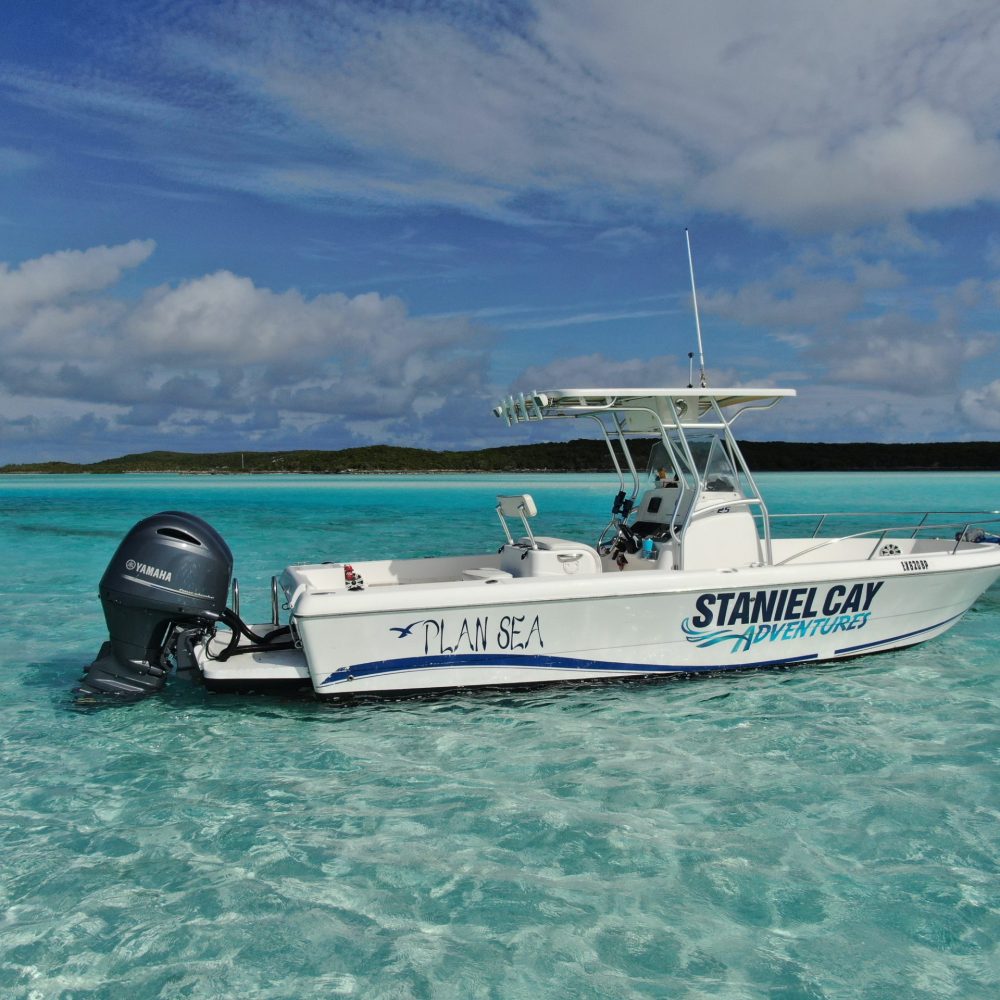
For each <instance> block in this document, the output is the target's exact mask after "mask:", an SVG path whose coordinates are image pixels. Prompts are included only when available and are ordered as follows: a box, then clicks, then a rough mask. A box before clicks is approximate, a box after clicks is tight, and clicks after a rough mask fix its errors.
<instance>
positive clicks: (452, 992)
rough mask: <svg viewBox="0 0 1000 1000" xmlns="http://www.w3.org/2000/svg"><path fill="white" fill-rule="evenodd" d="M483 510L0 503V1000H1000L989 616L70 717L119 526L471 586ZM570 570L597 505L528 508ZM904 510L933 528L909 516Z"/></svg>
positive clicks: (80, 488)
mask: <svg viewBox="0 0 1000 1000" xmlns="http://www.w3.org/2000/svg"><path fill="white" fill-rule="evenodd" d="M761 480H762V486H763V488H764V489H765V491H766V493H767V495H768V497H769V498H770V500H771V502H772V508H774V509H778V510H782V509H784V510H795V509H799V508H805V509H820V508H830V507H838V508H840V509H845V508H849V507H857V506H858V505H861V506H864V507H867V508H870V509H875V508H878V509H893V508H913V507H915V506H923V505H924V504H919V505H915V504H914V500H913V497H914V496H917V495H920V496H922V497H925V498H927V499H926V500H925V503H926V505H927V506H935V507H945V508H950V509H962V510H967V509H973V508H976V509H980V508H983V507H990V508H996V507H998V506H1000V503H998V500H1000V489H998V487H1000V476H996V475H992V476H988V475H965V476H958V475H956V476H950V475H939V476H933V477H927V476H919V477H917V476H906V475H899V476H883V477H872V476H860V475H859V476H855V477H843V476H839V477H832V476H819V475H816V476H813V475H808V476H806V475H775V476H763V477H761ZM524 485H525V484H524V481H523V480H515V479H507V478H504V477H497V478H487V477H465V478H461V477H440V478H415V477H414V478H411V477H387V478H386V479H379V478H373V477H368V478H358V479H354V478H347V477H331V478H326V477H315V478H297V477H271V478H250V477H248V478H234V479H220V478H209V477H172V476H149V477H124V478H121V477H119V478H114V477H109V478H101V477H68V478H55V477H50V478H45V477H38V478H34V477H17V478H14V479H10V480H4V481H2V482H0V544H2V551H3V552H4V553H5V555H6V556H7V558H6V559H5V560H4V562H5V565H6V572H5V574H4V579H3V583H2V585H0V590H2V597H3V608H4V615H3V618H2V623H0V694H2V697H0V740H2V743H0V746H2V749H3V752H2V756H0V768H2V774H0V777H2V783H0V858H2V867H0V996H2V997H5V998H6V997H26V998H28V997H32V998H34V997H38V998H49V997H61V998H71V997H72V998H83V997H88V998H89V997H95V998H96V997H108V998H112V997H114V998H118V997H122V996H130V997H134V998H139V1000H142V998H147V997H150V998H151V997H230V996H232V997H236V996H240V997H276V998H279V997H280V998H284V997H294V998H311V997H330V996H357V997H366V998H367V997H387V998H388V997H392V998H410V997H413V998H417V997H420V998H424V997H427V998H449V997H454V998H479V997H483V998H487V997H489V998H536V997H580V998H586V997H621V998H625V997H721V998H727V1000H729V998H744V997H745V998H758V997H759V998H765V997H766V998H771V997H783V998H885V1000H890V998H891V1000H907V998H914V1000H916V998H921V1000H923V998H944V997H954V998H960V1000H976V998H983V1000H986V998H990V1000H992V998H994V997H996V996H997V995H1000V881H998V874H1000V722H998V720H1000V679H998V670H997V666H998V657H997V649H998V647H1000V592H998V590H997V589H996V588H994V589H993V590H992V591H991V592H989V593H988V594H987V595H986V596H985V597H984V598H983V599H982V600H981V601H980V602H979V603H978V604H977V605H976V607H975V608H974V609H973V610H972V611H971V612H970V614H969V615H968V616H967V617H966V618H965V619H964V620H963V621H962V622H961V623H960V624H959V626H958V627H956V628H955V629H954V630H952V631H951V632H950V633H948V634H947V635H946V636H944V637H943V638H941V639H939V640H936V641H934V642H931V643H928V644H926V645H923V646H919V647H915V648H913V649H911V650H906V651H902V652H898V653H889V654H884V655H881V656H874V657H868V658H864V659H858V660H854V661H850V662H846V663H840V664H836V665H832V666H826V667H822V666H820V667H817V666H813V667H803V668H796V669H791V670H783V671H764V672H756V673H747V674H739V675H726V676H718V677H708V678H701V679H697V680H666V681H661V682H657V683H645V682H639V683H617V684H604V685H578V686H567V687H559V688H547V689H542V690H535V691H528V692H518V693H510V692H508V693H502V692H499V693H498V692H485V693H478V694H475V695H469V694H457V695H450V696H444V697H435V698H425V699H416V700H403V701H394V702H385V703H378V704H355V705H349V706H343V705H341V706H337V705H329V704H324V703H319V702H317V701H314V700H313V699H312V698H310V697H279V696H238V695H214V694H210V693H208V692H206V691H205V690H204V689H203V688H202V687H200V686H199V685H197V684H195V683H192V682H189V681H185V680H183V679H180V678H173V679H171V682H170V684H169V685H168V687H167V689H166V690H165V691H164V693H163V694H161V695H159V696H157V697H154V698H150V699H148V700H147V701H145V702H142V703H140V704H137V705H133V706H130V707H117V708H109V709H101V710H95V709H87V708H85V707H81V706H78V705H75V704H74V701H73V698H72V695H71V688H72V686H73V684H74V683H75V681H76V680H77V679H78V677H79V674H80V670H81V668H82V667H83V665H84V664H85V663H87V662H89V660H90V659H91V658H92V657H93V655H94V654H95V653H96V651H97V648H98V646H99V645H100V642H101V641H102V639H103V637H104V624H103V619H102V617H101V612H100V606H99V604H98V601H97V599H96V586H97V581H98V579H99V577H100V575H101V573H102V571H103V569H104V566H105V564H106V563H107V560H108V558H109V557H110V555H111V553H112V551H113V550H114V548H115V546H116V545H117V543H118V540H119V539H120V538H121V536H122V534H124V532H125V531H126V530H127V529H128V527H130V526H131V524H132V523H133V522H134V521H136V520H138V519H139V518H140V517H143V516H145V515H147V514H150V513H153V512H155V511H157V510H163V509H170V508H174V509H177V508H179V509H186V510H191V511H192V512H194V513H197V514H200V515H201V516H204V517H206V518H207V519H208V520H209V521H211V522H212V523H213V524H214V525H215V526H216V527H217V528H219V530H220V531H221V532H222V534H223V535H224V536H225V537H226V538H227V540H228V541H229V542H230V544H231V546H232V548H233V550H234V552H235V554H236V558H237V572H238V574H239V576H240V580H241V586H242V590H243V595H244V596H243V602H244V610H245V611H246V612H249V614H250V615H251V616H252V615H253V614H254V613H255V611H256V613H257V614H259V615H263V616H266V614H267V607H268V596H267V582H268V580H269V578H270V575H271V574H272V573H274V572H277V571H278V570H280V569H281V568H282V567H283V566H284V565H285V564H286V563H288V562H293V561H298V560H305V559H310V560H311V559H315V558H331V559H333V558H344V557H348V558H358V559H360V558H365V557H382V556H405V555H423V554H430V553H435V552H461V551H463V550H472V551H474V550H478V549H481V548H483V547H484V546H486V547H488V546H491V545H493V544H496V543H497V541H498V538H497V536H498V533H499V525H498V524H497V522H496V518H495V514H494V512H493V504H494V500H493V497H494V495H495V494H496V493H498V492H513V491H515V490H519V489H521V488H523V487H524ZM527 485H528V487H529V488H530V489H531V491H532V492H533V494H534V496H535V498H536V500H537V502H538V506H539V510H540V514H539V522H540V524H542V525H543V527H544V531H545V533H548V534H570V535H572V534H579V535H581V536H582V537H585V538H592V537H593V536H594V535H595V534H596V533H597V532H599V530H600V527H601V526H602V525H603V522H604V521H605V520H606V517H607V509H608V505H609V501H610V498H611V496H612V495H613V493H614V489H615V487H614V485H613V484H609V483H608V481H607V480H604V479H598V478H597V477H536V479H534V480H533V481H531V482H530V483H528V484H527ZM931 494H933V496H931Z"/></svg>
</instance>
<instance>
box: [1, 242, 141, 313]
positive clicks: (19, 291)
mask: <svg viewBox="0 0 1000 1000" xmlns="http://www.w3.org/2000/svg"><path fill="white" fill-rule="evenodd" d="M155 247H156V244H155V243H154V242H153V241H152V240H131V241H130V242H128V243H123V244H121V245H119V246H113V247H108V246H99V247H92V248H91V249H89V250H60V251H59V252H58V253H50V254H46V255H45V256H44V257H38V258H36V259H34V260H29V261H25V262H24V263H23V264H21V265H20V267H15V268H13V269H11V268H10V267H9V266H8V265H7V264H3V263H0V330H2V329H3V328H4V327H11V326H14V325H15V324H17V323H19V322H21V320H22V318H23V316H24V314H25V313H26V311H28V310H30V309H33V308H35V307H38V306H51V305H54V304H56V303H60V302H62V301H64V300H65V299H67V298H69V297H71V296H73V295H76V294H78V293H85V292H94V291H99V290H101V289H104V288H108V287H110V286H111V285H113V284H115V283H116V282H117V281H118V280H119V279H120V278H121V276H122V274H123V272H124V271H126V270H127V269H129V268H132V267H136V266H137V265H139V264H141V263H142V262H143V261H144V260H146V259H147V258H148V257H149V255H150V254H151V253H152V252H153V250H154V249H155Z"/></svg>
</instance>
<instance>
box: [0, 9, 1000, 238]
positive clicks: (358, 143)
mask: <svg viewBox="0 0 1000 1000" xmlns="http://www.w3.org/2000/svg"><path fill="white" fill-rule="evenodd" d="M147 20H148V23H146V21H143V20H139V19H133V20H131V21H129V23H128V30H129V32H130V34H129V35H128V36H127V38H126V41H127V43H128V46H131V47H132V48H134V47H135V46H140V45H141V47H142V51H143V55H144V59H143V62H142V67H143V71H142V72H141V73H140V72H139V71H138V70H134V69H130V68H129V67H130V66H131V65H132V62H133V61H131V60H129V59H127V58H125V48H123V49H122V51H120V52H118V53H117V56H118V58H116V59H114V61H111V60H108V62H107V63H106V64H102V72H97V71H95V70H94V69H93V67H90V66H87V67H83V66H81V67H80V68H79V69H78V70H77V71H76V74H75V75H74V74H73V72H72V71H71V70H70V71H64V75H56V74H54V73H52V71H51V70H50V71H49V73H48V75H46V74H43V73H40V72H38V71H37V70H34V69H30V68H27V67H16V66H14V67H12V68H11V69H9V70H8V71H7V72H6V73H4V74H3V75H2V76H0V80H2V82H3V83H4V84H5V85H6V87H7V88H8V90H9V92H10V93H11V94H12V95H13V96H15V97H16V98H17V99H19V100H21V101H22V102H24V103H26V104H29V105H31V106H33V107H41V108H45V109H47V110H51V109H53V108H56V109H59V110H60V111H62V112H63V113H65V114H69V115H72V116H75V117H77V118H78V119H81V118H82V119H83V120H84V122H85V123H87V124H96V125H97V126H98V127H100V128H101V129H116V130H120V131H122V132H123V133H125V134H126V135H127V136H128V137H129V139H130V140H131V143H134V144H135V145H137V146H139V147H140V148H142V149H146V150H149V151H151V152H152V153H153V154H154V155H152V156H149V157H148V159H149V161H150V162H151V163H155V165H156V169H158V170H160V171H163V172H164V173H166V174H168V175H169V176H170V177H171V178H173V179H175V180H176V179H180V180H182V181H184V182H186V183H194V184H199V185H202V186H204V187H213V188H225V189H229V190H240V191H253V192H256V193H259V194H262V195H265V196H267V197H272V198H297V199H300V200H302V201H306V202H309V203H310V204H316V203H324V202H327V201H331V200H332V201H333V202H335V203H336V204H337V206H338V208H339V209H340V210H342V211H343V210H346V209H347V208H349V207H350V206H358V205H362V204H363V205H367V206H368V208H369V210H370V208H371V206H372V205H373V204H374V205H392V206H414V205H443V206H450V207H454V208H456V209H458V210H461V211H463V212H467V213H470V214H475V215H482V216H488V217H492V218H503V219H505V220H508V221H520V222H524V223H530V222H536V221H538V219H540V218H542V219H544V218H551V217H552V216H553V215H556V216H560V217H573V218H574V219H588V220H595V219H597V220H614V221H613V224H614V225H615V226H618V227H620V228H621V232H622V233H623V234H627V233H628V232H629V227H630V226H634V225H635V223H636V220H640V219H641V220H642V221H643V223H645V222H646V221H647V220H650V219H655V216H656V214H658V213H668V214H670V215H672V216H677V215H684V216H687V215H689V214H690V213H691V212H692V211H693V210H697V209H704V208H708V209H710V210H714V211H721V212H726V213H734V214H736V215H738V216H740V217H742V218H744V219H748V220H751V221H753V222H755V223H760V224H764V225H767V226H776V227H782V228H790V229H825V230H835V231H845V230H851V229H853V228H856V227H862V226H870V225H872V224H876V223H889V224H890V226H894V227H897V232H898V233H899V234H905V232H906V226H905V218H906V216H907V215H910V214H913V213H921V212H927V211H934V210H939V209H948V208H956V207H968V206H972V205H974V204H976V203H977V202H978V201H981V200H988V201H996V200H997V199H998V198H1000V182H998V180H997V178H998V176H1000V169H998V167H1000V145H998V141H997V135H996V113H995V109H996V108H997V106H1000V60H997V59H996V52H997V51H1000V17H998V16H997V12H996V8H995V5H994V4H992V3H989V2H985V0H979V2H972V3H969V2H968V0H938V2H936V3H933V4H930V3H924V4H917V5H914V4H913V3H911V2H909V0H882V2H880V3H879V4H877V5H874V6H873V5H871V4H870V3H864V2H861V0H844V2H842V3H838V4H832V5H831V4H828V3H820V2H818V0H805V2H802V3H796V4H792V5H789V4H787V3H784V2H779V0H762V2H760V3H755V4H746V3H743V2H740V0H709V2H705V3H701V4H696V5H688V6H686V7H678V6H677V5H671V4H663V3H662V2H660V0H632V2H630V3H628V4H618V5H610V4H608V3H607V0H535V2H533V3H526V4H523V5H511V6H508V5H492V4H455V3H451V2H448V0H436V2H435V0H430V2H427V3H422V4H419V5H407V4H391V5H386V4H377V5H369V4H362V3H357V2H354V3H352V2H346V3H311V2H310V3H292V2H285V0H282V2H277V0H255V2H247V0H228V2H227V0H223V2H220V3H218V4H212V5H202V6H200V7H192V8H190V9H185V13H184V16H183V17H181V16H174V15H171V14H170V12H169V11H168V10H167V9H166V8H163V9H160V10H157V11H155V12H149V16H148V18H147ZM123 23H124V22H123ZM117 41H118V42H119V43H121V44H123V45H124V44H125V43H124V42H122V40H121V39H118V40H117ZM128 46H126V47H128ZM196 136H197V137H198V139H197V140H196V139H195V137H196ZM206 136H210V137H211V140H210V141H205V137H206ZM130 148H132V147H131V144H130ZM16 152H17V151H15V153H16ZM0 153H2V151H0ZM20 156H21V154H18V158H19V159H20ZM2 159H3V157H2V155H0V162H2ZM910 232H911V233H912V230H911V231H910Z"/></svg>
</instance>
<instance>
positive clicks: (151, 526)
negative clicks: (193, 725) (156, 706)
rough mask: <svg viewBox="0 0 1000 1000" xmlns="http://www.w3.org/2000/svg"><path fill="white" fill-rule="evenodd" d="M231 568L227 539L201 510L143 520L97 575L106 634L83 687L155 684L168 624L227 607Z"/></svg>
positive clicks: (162, 673)
mask: <svg viewBox="0 0 1000 1000" xmlns="http://www.w3.org/2000/svg"><path fill="white" fill-rule="evenodd" d="M232 574H233V555H232V553H231V552H230V551H229V546H228V545H227V544H226V543H225V541H223V539H222V536H221V535H220V534H219V533H218V532H217V531H216V530H215V529H214V528H213V527H212V526H211V525H210V524H208V523H207V522H205V521H203V520H202V519H201V518H200V517H195V515H194V514H185V513H182V512H181V511H176V510H168V511H164V512H163V513H161V514H154V515H153V516H152V517H147V518H146V519H145V520H143V521H140V522H139V523H138V524H137V525H135V527H133V528H132V530H131V531H129V533H128V534H127V535H126V536H125V538H124V539H122V543H121V544H120V545H119V546H118V550H117V551H116V552H115V554H114V555H113V556H112V558H111V562H110V563H109V564H108V568H107V569H106V570H105V571H104V576H102V577H101V586H100V594H101V605H102V606H103V608H104V618H105V620H106V621H107V623H108V634H109V635H110V639H109V641H108V642H105V643H104V645H103V646H101V651H100V652H99V653H98V654H97V659H96V660H94V662H93V663H92V664H91V665H90V666H89V667H87V669H86V677H85V678H84V682H83V684H82V685H81V690H82V691H84V692H86V693H103V694H115V695H124V696H126V697H133V698H134V697H141V696H142V695H146V694H151V693H153V692H155V691H159V690H160V689H161V688H162V687H163V685H164V682H165V681H166V677H167V671H168V669H169V664H168V663H167V662H166V660H165V658H164V654H165V652H166V650H165V646H166V644H167V642H168V639H169V636H170V633H171V626H172V625H174V626H177V627H179V628H209V627H211V626H213V625H214V624H215V623H216V622H217V621H218V620H219V618H220V617H221V616H222V615H223V614H224V613H225V611H226V599H227V597H228V595H229V582H230V579H231V578H232Z"/></svg>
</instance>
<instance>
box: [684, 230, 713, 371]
mask: <svg viewBox="0 0 1000 1000" xmlns="http://www.w3.org/2000/svg"><path fill="white" fill-rule="evenodd" d="M684 238H685V239H686V240H687V247H688V267H689V268H690V270H691V297H692V299H694V326H695V329H696V330H697V331H698V370H699V373H700V379H701V381H700V385H701V388H702V389H704V388H706V387H707V386H708V376H707V375H706V374H705V349H704V348H703V347H702V346H701V320H700V319H699V318H698V290H697V289H696V288H695V287H694V258H693V257H692V256H691V234H690V233H689V232H688V231H687V227H685V228H684ZM688 357H690V355H688Z"/></svg>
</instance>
